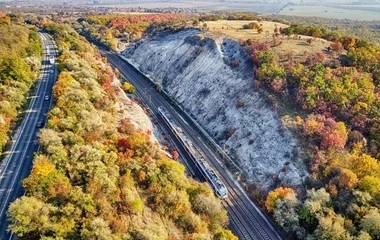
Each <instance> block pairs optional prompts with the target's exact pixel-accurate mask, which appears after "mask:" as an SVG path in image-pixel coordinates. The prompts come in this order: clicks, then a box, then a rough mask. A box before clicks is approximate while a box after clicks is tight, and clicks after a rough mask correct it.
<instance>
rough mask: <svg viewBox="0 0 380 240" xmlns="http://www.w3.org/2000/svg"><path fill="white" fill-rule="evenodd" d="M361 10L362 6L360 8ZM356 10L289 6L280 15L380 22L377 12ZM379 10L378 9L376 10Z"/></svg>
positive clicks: (351, 8)
mask: <svg viewBox="0 0 380 240" xmlns="http://www.w3.org/2000/svg"><path fill="white" fill-rule="evenodd" d="M359 9H360V6H359ZM359 9H354V8H353V7H352V6H351V7H350V6H342V7H339V6H337V7H319V6H288V7H286V8H284V9H283V10H282V11H280V12H279V14H282V15H295V16H304V17H326V18H336V19H351V20H365V21H371V20H380V14H379V13H378V12H375V11H366V10H365V8H362V10H359ZM375 9H376V10H378V8H375Z"/></svg>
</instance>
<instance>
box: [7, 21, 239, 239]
mask: <svg viewBox="0 0 380 240" xmlns="http://www.w3.org/2000/svg"><path fill="white" fill-rule="evenodd" d="M45 29H46V31H48V32H49V33H50V34H52V36H53V37H54V39H55V41H56V43H57V45H58V47H59V52H60V56H59V60H58V62H59V69H60V74H59V76H58V80H57V82H56V84H55V86H54V99H55V103H54V106H53V108H52V109H51V111H50V113H49V116H48V123H47V128H46V129H43V130H41V131H40V132H39V141H40V144H41V147H42V151H41V152H40V153H38V154H37V155H36V157H35V160H34V165H33V169H32V172H31V174H30V176H29V177H28V178H26V179H25V180H24V181H23V186H24V188H25V190H26V192H27V195H26V196H23V197H21V198H19V199H17V200H16V201H14V202H13V203H12V204H11V206H10V208H9V217H10V222H11V224H10V227H9V229H10V230H11V231H12V232H14V233H15V234H16V235H17V237H19V238H22V237H26V236H27V237H28V239H92V240H93V239H107V240H110V239H115V240H116V239H150V240H151V239H157V240H159V239H220V240H222V239H237V238H236V237H235V236H234V235H233V234H232V233H231V232H230V231H229V230H226V229H225V227H226V225H227V223H228V217H227V213H226V211H225V210H224V209H223V207H222V205H221V202H220V200H218V199H217V198H216V197H215V196H214V193H213V191H212V190H211V188H210V187H209V186H208V185H206V184H202V183H199V182H196V181H194V180H191V179H190V178H188V177H186V175H185V168H184V166H183V165H181V164H180V163H178V162H176V161H174V160H172V159H169V158H168V157H167V155H166V154H164V153H163V152H162V150H161V149H160V147H159V145H158V144H157V143H154V142H152V141H151V140H149V139H150V138H149V136H148V134H147V133H145V132H141V131H140V130H138V129H136V128H135V127H134V126H133V125H132V124H128V121H120V122H119V121H118V120H117V119H118V117H117V114H118V112H117V111H116V110H115V97H116V96H117V94H121V93H120V91H119V88H117V87H114V85H113V84H112V82H113V81H114V80H115V74H114V72H113V70H112V68H111V67H110V66H109V65H108V64H107V63H106V62H105V61H103V59H102V57H101V55H100V54H99V52H98V51H97V49H95V48H94V47H93V46H92V45H90V44H89V43H88V42H87V41H86V40H85V39H84V38H83V37H80V36H79V35H78V34H77V33H76V32H75V31H74V30H73V29H71V27H69V26H68V25H59V24H51V25H47V26H46V28H45Z"/></svg>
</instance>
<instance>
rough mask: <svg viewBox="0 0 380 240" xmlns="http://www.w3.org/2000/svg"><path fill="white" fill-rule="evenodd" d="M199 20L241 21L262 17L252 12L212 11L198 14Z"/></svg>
mask: <svg viewBox="0 0 380 240" xmlns="http://www.w3.org/2000/svg"><path fill="white" fill-rule="evenodd" d="M197 18H198V20H199V21H201V22H203V21H218V20H241V21H256V20H261V19H262V17H261V16H259V15H257V14H254V13H241V12H214V13H204V14H199V16H198V17H197Z"/></svg>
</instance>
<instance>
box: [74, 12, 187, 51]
mask: <svg viewBox="0 0 380 240" xmlns="http://www.w3.org/2000/svg"><path fill="white" fill-rule="evenodd" d="M185 18H186V16H185V15H183V14H172V13H166V14H141V15H133V14H132V15H97V16H91V17H87V18H81V19H78V22H79V24H80V25H79V26H78V25H77V26H76V27H75V28H76V29H77V30H78V31H80V32H81V34H82V35H84V36H86V37H87V38H88V39H91V40H92V41H94V42H96V43H97V44H102V45H104V46H106V47H108V48H110V49H112V50H117V49H118V43H119V42H120V43H129V42H133V41H135V40H138V39H140V38H141V37H142V36H143V34H144V33H145V31H146V30H147V29H148V28H150V27H151V26H153V25H155V26H157V25H160V24H162V23H166V24H168V25H170V24H176V23H178V22H182V21H184V20H185Z"/></svg>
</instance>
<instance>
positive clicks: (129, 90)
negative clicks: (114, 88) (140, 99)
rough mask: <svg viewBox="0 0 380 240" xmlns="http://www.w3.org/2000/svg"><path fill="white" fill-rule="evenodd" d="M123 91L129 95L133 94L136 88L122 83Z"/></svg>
mask: <svg viewBox="0 0 380 240" xmlns="http://www.w3.org/2000/svg"><path fill="white" fill-rule="evenodd" d="M123 90H124V91H126V92H127V93H130V94H134V93H135V92H136V88H135V87H134V86H133V85H132V84H130V83H129V82H124V83H123Z"/></svg>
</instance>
